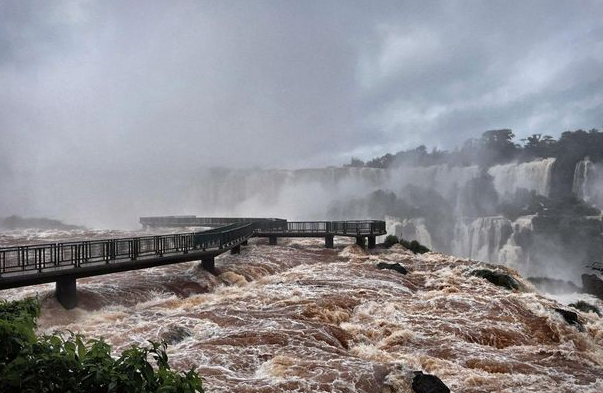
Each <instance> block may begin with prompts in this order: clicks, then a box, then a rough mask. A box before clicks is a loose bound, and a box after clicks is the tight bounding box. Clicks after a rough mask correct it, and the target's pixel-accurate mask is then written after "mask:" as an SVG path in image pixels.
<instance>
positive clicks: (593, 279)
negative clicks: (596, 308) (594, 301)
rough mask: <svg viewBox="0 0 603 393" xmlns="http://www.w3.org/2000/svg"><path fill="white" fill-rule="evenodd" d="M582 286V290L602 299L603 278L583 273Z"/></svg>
mask: <svg viewBox="0 0 603 393" xmlns="http://www.w3.org/2000/svg"><path fill="white" fill-rule="evenodd" d="M582 286H583V287H584V292H586V293H590V294H591V295H595V296H596V297H598V298H599V299H603V280H601V279H600V278H599V277H597V275H596V274H583V275H582Z"/></svg>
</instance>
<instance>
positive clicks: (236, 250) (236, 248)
mask: <svg viewBox="0 0 603 393" xmlns="http://www.w3.org/2000/svg"><path fill="white" fill-rule="evenodd" d="M230 253H231V254H240V253H241V245H240V244H239V245H238V246H234V247H233V248H231V249H230Z"/></svg>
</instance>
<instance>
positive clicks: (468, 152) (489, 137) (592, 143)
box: [349, 128, 603, 186]
mask: <svg viewBox="0 0 603 393" xmlns="http://www.w3.org/2000/svg"><path fill="white" fill-rule="evenodd" d="M514 139H515V134H514V133H513V131H512V130H509V129H499V130H489V131H486V132H484V133H483V134H482V136H481V137H480V138H471V139H468V140H467V141H465V142H464V143H463V146H462V147H461V148H457V149H454V150H453V151H446V150H438V149H437V148H433V149H432V150H431V151H428V150H427V148H426V147H425V146H423V145H422V146H419V147H417V148H414V149H410V150H404V151H399V152H397V153H395V154H390V153H388V154H385V155H383V156H381V157H376V158H373V159H371V160H369V161H367V162H366V163H364V162H363V161H362V160H360V159H358V158H353V159H352V162H351V163H350V165H349V166H355V167H359V166H367V167H373V168H389V167H392V166H397V165H414V166H428V165H440V164H450V165H479V166H481V167H489V166H492V165H497V164H504V163H508V162H511V161H530V160H533V159H534V158H548V157H555V158H557V159H558V161H561V162H562V163H565V162H568V163H570V166H572V168H571V170H572V174H573V169H574V168H573V165H572V164H575V163H576V161H578V160H581V159H583V158H584V157H586V156H589V157H590V158H591V159H592V160H593V161H599V160H601V159H603V132H601V131H599V130H597V129H595V128H593V129H591V130H589V131H584V130H576V131H566V132H564V133H562V134H561V137H560V138H559V140H555V138H553V137H552V136H550V135H542V134H532V135H530V136H528V137H527V138H524V139H521V142H523V145H521V144H519V143H515V141H514ZM570 186H571V182H570Z"/></svg>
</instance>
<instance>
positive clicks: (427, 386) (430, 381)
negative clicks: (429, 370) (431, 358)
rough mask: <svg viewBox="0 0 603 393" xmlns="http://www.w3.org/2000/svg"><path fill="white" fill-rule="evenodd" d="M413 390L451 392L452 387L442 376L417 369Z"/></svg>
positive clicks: (413, 380)
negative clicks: (449, 386)
mask: <svg viewBox="0 0 603 393" xmlns="http://www.w3.org/2000/svg"><path fill="white" fill-rule="evenodd" d="M412 390H414V391H415V393H450V389H448V386H446V385H445V384H444V382H442V380H441V379H440V378H438V377H436V376H435V375H430V374H423V372H422V371H415V377H414V378H413V379H412Z"/></svg>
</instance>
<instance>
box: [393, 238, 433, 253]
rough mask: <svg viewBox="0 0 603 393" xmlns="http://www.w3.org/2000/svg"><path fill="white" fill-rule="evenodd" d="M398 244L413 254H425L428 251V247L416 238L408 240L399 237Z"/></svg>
mask: <svg viewBox="0 0 603 393" xmlns="http://www.w3.org/2000/svg"><path fill="white" fill-rule="evenodd" d="M400 244H401V245H402V246H404V248H406V249H407V250H410V251H412V252H414V253H415V254H425V253H426V252H429V251H430V250H429V248H427V247H425V246H424V245H422V244H421V243H419V242H418V241H416V240H412V241H410V242H409V241H408V240H404V239H400Z"/></svg>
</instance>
